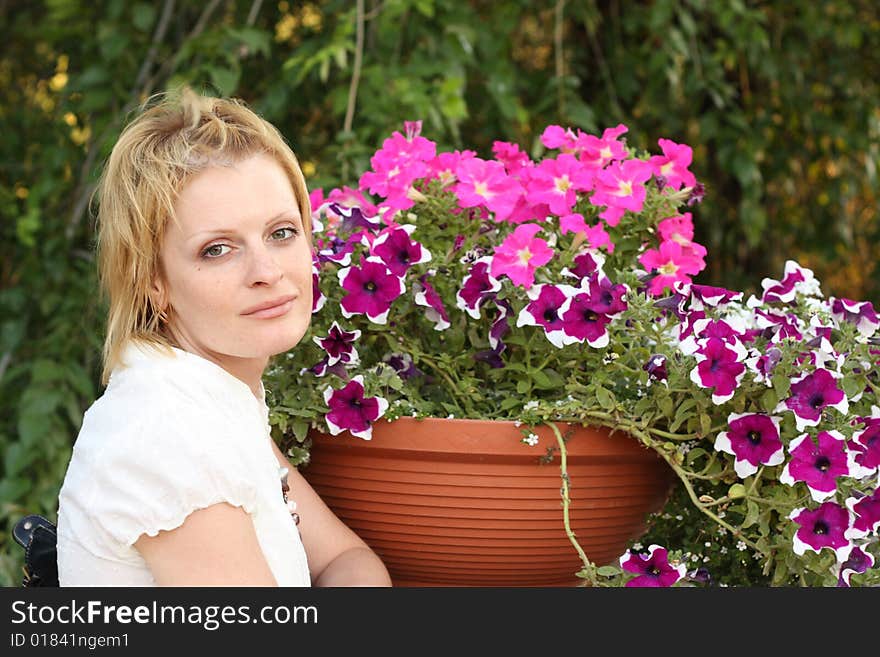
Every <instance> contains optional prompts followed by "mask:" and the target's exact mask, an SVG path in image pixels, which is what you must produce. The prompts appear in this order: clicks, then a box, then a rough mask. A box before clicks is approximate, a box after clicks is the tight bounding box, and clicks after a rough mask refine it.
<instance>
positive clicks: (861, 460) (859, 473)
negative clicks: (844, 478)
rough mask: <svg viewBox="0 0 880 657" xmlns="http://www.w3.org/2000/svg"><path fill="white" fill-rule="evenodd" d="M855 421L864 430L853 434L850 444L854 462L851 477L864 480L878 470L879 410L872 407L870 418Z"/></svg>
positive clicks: (879, 445) (879, 458) (879, 466)
mask: <svg viewBox="0 0 880 657" xmlns="http://www.w3.org/2000/svg"><path fill="white" fill-rule="evenodd" d="M857 419H858V422H859V423H861V424H864V425H865V428H864V429H862V430H860V431H856V432H855V433H853V437H852V442H851V443H850V449H851V450H852V451H853V452H854V454H855V462H856V472H855V473H853V476H854V477H856V478H858V479H864V478H865V477H868V476H870V475H871V474H873V473H875V472H878V470H880V408H877V407H876V406H872V407H871V416H870V417H860V418H857Z"/></svg>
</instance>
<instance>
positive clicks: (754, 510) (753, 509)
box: [741, 500, 760, 528]
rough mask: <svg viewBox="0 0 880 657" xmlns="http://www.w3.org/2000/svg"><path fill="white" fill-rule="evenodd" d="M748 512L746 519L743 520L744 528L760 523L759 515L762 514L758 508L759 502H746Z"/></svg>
mask: <svg viewBox="0 0 880 657" xmlns="http://www.w3.org/2000/svg"><path fill="white" fill-rule="evenodd" d="M746 505H747V508H748V512H747V513H746V519H745V520H743V523H742V525H741V526H742V527H743V528H746V527H751V526H752V525H754V524H755V523H756V522H758V515H759V514H760V509H759V508H758V504H757V502H755V501H754V500H748V502H746Z"/></svg>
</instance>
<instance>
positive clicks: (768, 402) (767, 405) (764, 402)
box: [761, 388, 779, 413]
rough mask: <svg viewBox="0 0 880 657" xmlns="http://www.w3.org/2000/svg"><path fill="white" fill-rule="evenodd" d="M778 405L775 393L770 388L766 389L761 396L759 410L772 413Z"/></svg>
mask: <svg viewBox="0 0 880 657" xmlns="http://www.w3.org/2000/svg"><path fill="white" fill-rule="evenodd" d="M778 405H779V397H777V395H776V391H775V390H773V389H772V388H770V389H768V390H767V392H765V393H764V394H763V395H761V408H763V409H764V410H765V411H766V412H767V413H772V412H773V409H775V408H776V407H777V406H778Z"/></svg>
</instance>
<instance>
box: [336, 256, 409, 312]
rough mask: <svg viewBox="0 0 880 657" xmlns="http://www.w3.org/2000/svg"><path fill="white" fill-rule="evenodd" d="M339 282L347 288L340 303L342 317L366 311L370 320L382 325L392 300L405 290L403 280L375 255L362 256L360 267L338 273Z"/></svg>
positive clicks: (346, 268)
mask: <svg viewBox="0 0 880 657" xmlns="http://www.w3.org/2000/svg"><path fill="white" fill-rule="evenodd" d="M337 275H338V276H339V284H340V285H341V286H342V288H343V289H344V290H347V291H348V294H346V295H345V296H344V297H343V298H342V301H341V303H340V308H341V310H342V314H343V315H344V316H345V317H353V316H354V315H361V314H365V315H366V316H367V317H369V319H370V321H371V322H375V323H376V324H385V323H387V321H388V311H389V310H390V309H391V302H392V301H394V300H395V299H396V298H397V297H399V296H400V295H401V294H403V292H404V289H405V288H404V285H403V280H402V279H401V278H400V277H398V276H395V275H394V274H393V273H392V272H391V271H390V270H389V269H388V267H387V266H386V265H385V263H384V262H382V261H381V260H379V259H378V258H374V257H373V256H370V257H369V258H366V259H361V266H360V267H356V266H351V267H345V268H343V269H340V270H339V271H338V272H337Z"/></svg>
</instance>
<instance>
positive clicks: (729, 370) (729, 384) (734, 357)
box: [690, 338, 746, 404]
mask: <svg viewBox="0 0 880 657" xmlns="http://www.w3.org/2000/svg"><path fill="white" fill-rule="evenodd" d="M741 352H744V350H743V348H742V346H741V345H739V344H733V345H731V344H729V343H726V342H725V341H724V340H722V339H720V338H709V339H708V340H706V343H705V345H703V346H702V347H700V348H699V349H697V351H696V352H695V353H694V357H695V358H696V359H697V366H696V367H695V368H694V369H692V370H691V375H690V376H691V381H693V382H694V383H696V384H697V385H698V386H700V387H701V388H712V389H713V390H712V402H713V403H715V404H723V403H724V402H726V401H727V400H728V399H730V398H731V397H733V393H734V391H735V390H736V388H737V386H738V385H739V382H740V381H741V380H742V377H743V375H744V374H745V371H746V366H745V365H743V363H742V362H741V361H743V360H744V359H745V353H741Z"/></svg>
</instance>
